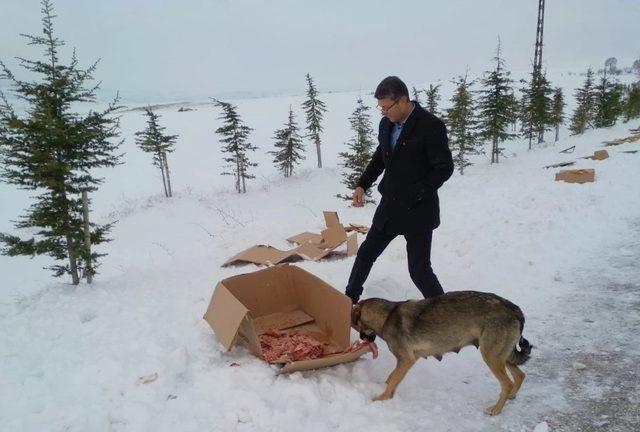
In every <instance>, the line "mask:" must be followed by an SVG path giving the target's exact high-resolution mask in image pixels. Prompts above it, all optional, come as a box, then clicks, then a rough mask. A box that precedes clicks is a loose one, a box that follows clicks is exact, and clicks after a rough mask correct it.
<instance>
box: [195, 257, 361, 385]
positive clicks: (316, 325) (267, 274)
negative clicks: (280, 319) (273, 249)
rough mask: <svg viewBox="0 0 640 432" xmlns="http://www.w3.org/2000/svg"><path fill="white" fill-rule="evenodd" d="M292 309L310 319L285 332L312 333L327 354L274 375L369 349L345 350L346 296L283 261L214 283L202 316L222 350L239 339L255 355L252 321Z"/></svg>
mask: <svg viewBox="0 0 640 432" xmlns="http://www.w3.org/2000/svg"><path fill="white" fill-rule="evenodd" d="M230 299H233V301H231V300H230ZM229 305H232V306H234V307H233V308H230V307H229ZM239 306H241V307H239ZM298 310H300V311H302V312H303V313H305V314H306V315H308V316H310V317H311V318H313V321H312V322H307V323H305V324H301V325H299V326H296V327H292V328H290V329H289V330H287V331H297V332H299V333H301V334H308V335H310V336H313V337H314V338H316V339H317V340H319V341H321V342H322V343H323V344H325V345H326V346H327V348H326V349H327V351H326V353H327V354H328V355H324V356H323V357H321V358H317V359H312V360H302V361H293V362H290V363H287V364H286V365H285V366H284V367H283V368H282V369H280V373H289V372H295V371H301V370H308V369H317V368H321V367H327V366H333V365H336V364H340V363H345V362H349V361H353V360H356V359H357V358H359V357H360V356H362V355H363V354H366V353H367V352H370V348H369V347H363V348H362V349H360V350H358V351H355V352H349V348H350V346H351V345H350V332H351V300H350V299H349V298H348V297H347V296H345V295H344V294H342V293H341V292H339V291H338V290H336V289H335V288H333V287H332V286H331V285H329V284H327V283H326V282H324V281H323V280H321V279H320V278H318V277H316V276H314V275H313V274H311V273H309V272H307V271H305V270H303V269H301V268H299V267H296V266H293V265H289V264H284V265H281V266H277V267H269V268H266V269H263V270H258V271H256V272H253V273H247V274H242V275H238V276H233V277H230V278H227V279H224V280H222V281H220V282H219V283H218V284H217V286H216V288H215V290H214V293H213V296H212V298H211V302H210V303H209V306H208V308H207V311H206V313H205V314H204V319H205V320H206V321H207V323H208V324H209V325H210V326H211V328H212V329H213V331H214V333H215V335H216V336H217V338H218V340H219V341H220V343H222V345H223V346H224V347H225V348H226V349H227V350H231V349H232V348H233V347H234V346H235V345H236V344H237V343H241V344H244V345H246V346H247V348H248V349H249V351H250V352H251V353H252V354H254V355H255V356H257V357H259V358H261V354H262V351H261V347H260V341H259V335H258V333H257V331H256V327H257V326H256V320H258V322H259V318H260V317H267V316H270V315H273V314H278V313H285V314H286V313H290V312H295V311H298Z"/></svg>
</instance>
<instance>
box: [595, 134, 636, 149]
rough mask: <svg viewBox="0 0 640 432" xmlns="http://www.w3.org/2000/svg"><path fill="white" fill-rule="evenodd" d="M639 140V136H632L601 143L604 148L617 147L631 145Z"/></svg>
mask: <svg viewBox="0 0 640 432" xmlns="http://www.w3.org/2000/svg"><path fill="white" fill-rule="evenodd" d="M638 140H640V134H634V135H631V136H628V137H625V138H618V139H615V140H612V141H603V142H602V143H603V144H604V145H605V147H611V146H617V145H620V144H626V143H631V142H635V141H638Z"/></svg>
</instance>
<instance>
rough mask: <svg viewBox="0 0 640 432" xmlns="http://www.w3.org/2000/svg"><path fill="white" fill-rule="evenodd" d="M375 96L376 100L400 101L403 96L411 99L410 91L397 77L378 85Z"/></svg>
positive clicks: (388, 78) (389, 78) (387, 78)
mask: <svg viewBox="0 0 640 432" xmlns="http://www.w3.org/2000/svg"><path fill="white" fill-rule="evenodd" d="M373 96H374V97H375V98H376V99H387V98H388V99H392V100H394V101H397V100H400V98H401V97H402V96H406V97H407V99H409V89H408V88H407V85H406V84H405V83H403V82H402V80H401V79H400V78H398V77H397V76H388V77H386V78H385V79H383V80H382V81H381V82H380V84H378V87H377V88H376V92H375V94H374V95H373Z"/></svg>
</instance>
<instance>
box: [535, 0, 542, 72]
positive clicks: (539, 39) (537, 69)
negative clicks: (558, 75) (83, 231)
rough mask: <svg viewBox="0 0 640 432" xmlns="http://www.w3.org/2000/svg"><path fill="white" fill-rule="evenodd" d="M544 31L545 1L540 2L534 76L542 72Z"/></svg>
mask: <svg viewBox="0 0 640 432" xmlns="http://www.w3.org/2000/svg"><path fill="white" fill-rule="evenodd" d="M543 30H544V0H538V27H537V31H536V52H535V56H534V60H533V72H534V76H536V75H537V74H536V72H537V73H541V72H542V45H543V44H542V34H543Z"/></svg>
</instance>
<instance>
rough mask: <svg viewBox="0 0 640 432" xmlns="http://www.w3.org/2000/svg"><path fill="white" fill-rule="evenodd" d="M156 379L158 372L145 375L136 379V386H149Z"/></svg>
mask: <svg viewBox="0 0 640 432" xmlns="http://www.w3.org/2000/svg"><path fill="white" fill-rule="evenodd" d="M157 379H158V372H155V373H152V374H151V375H145V376H141V377H140V378H138V384H151V383H152V382H154V381H155V380H157Z"/></svg>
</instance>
